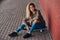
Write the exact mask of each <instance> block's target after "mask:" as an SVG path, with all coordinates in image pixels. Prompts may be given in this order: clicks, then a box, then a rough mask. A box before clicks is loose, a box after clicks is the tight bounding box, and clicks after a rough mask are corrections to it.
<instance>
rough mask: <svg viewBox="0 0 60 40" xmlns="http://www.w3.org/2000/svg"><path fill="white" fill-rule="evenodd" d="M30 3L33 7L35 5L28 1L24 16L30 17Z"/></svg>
mask: <svg viewBox="0 0 60 40" xmlns="http://www.w3.org/2000/svg"><path fill="white" fill-rule="evenodd" d="M30 5H33V6H34V7H35V5H34V3H31V2H30V3H28V5H27V6H26V18H31V16H30V13H31V11H30V8H29V7H30Z"/></svg>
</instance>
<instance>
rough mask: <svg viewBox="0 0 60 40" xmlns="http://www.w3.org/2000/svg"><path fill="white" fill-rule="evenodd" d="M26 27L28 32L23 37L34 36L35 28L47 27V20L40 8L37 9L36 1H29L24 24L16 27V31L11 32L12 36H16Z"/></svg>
mask: <svg viewBox="0 0 60 40" xmlns="http://www.w3.org/2000/svg"><path fill="white" fill-rule="evenodd" d="M24 27H26V29H27V33H26V34H25V35H24V36H23V38H29V37H31V36H32V34H31V33H32V31H33V30H34V29H35V28H41V29H42V28H45V21H44V19H43V17H42V15H41V13H40V10H37V9H36V7H35V4H34V3H29V4H28V5H27V7H26V17H25V18H24V19H23V21H22V24H21V25H20V26H19V27H18V28H17V29H16V31H15V32H12V33H11V34H9V36H10V37H15V36H17V35H18V32H19V31H21V30H22V29H24Z"/></svg>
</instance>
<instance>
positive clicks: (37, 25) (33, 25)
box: [16, 22, 45, 33]
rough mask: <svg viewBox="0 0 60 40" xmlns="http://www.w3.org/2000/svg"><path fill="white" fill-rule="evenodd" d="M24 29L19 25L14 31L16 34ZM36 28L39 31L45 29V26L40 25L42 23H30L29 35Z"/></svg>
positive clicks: (23, 25) (22, 25)
mask: <svg viewBox="0 0 60 40" xmlns="http://www.w3.org/2000/svg"><path fill="white" fill-rule="evenodd" d="M24 27H25V24H21V25H20V26H19V27H18V28H17V29H16V32H19V31H21V30H22V29H24ZM36 28H40V29H42V28H45V24H44V23H42V22H39V23H32V25H31V26H30V30H29V31H30V33H31V32H32V31H33V30H34V29H36Z"/></svg>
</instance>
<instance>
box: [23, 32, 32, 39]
mask: <svg viewBox="0 0 60 40" xmlns="http://www.w3.org/2000/svg"><path fill="white" fill-rule="evenodd" d="M29 37H32V35H31V34H29V33H26V34H25V35H24V36H23V38H29Z"/></svg>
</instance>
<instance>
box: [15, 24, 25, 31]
mask: <svg viewBox="0 0 60 40" xmlns="http://www.w3.org/2000/svg"><path fill="white" fill-rule="evenodd" d="M24 27H25V24H21V25H20V26H18V28H17V29H16V32H19V31H21V30H22V29H24Z"/></svg>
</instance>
